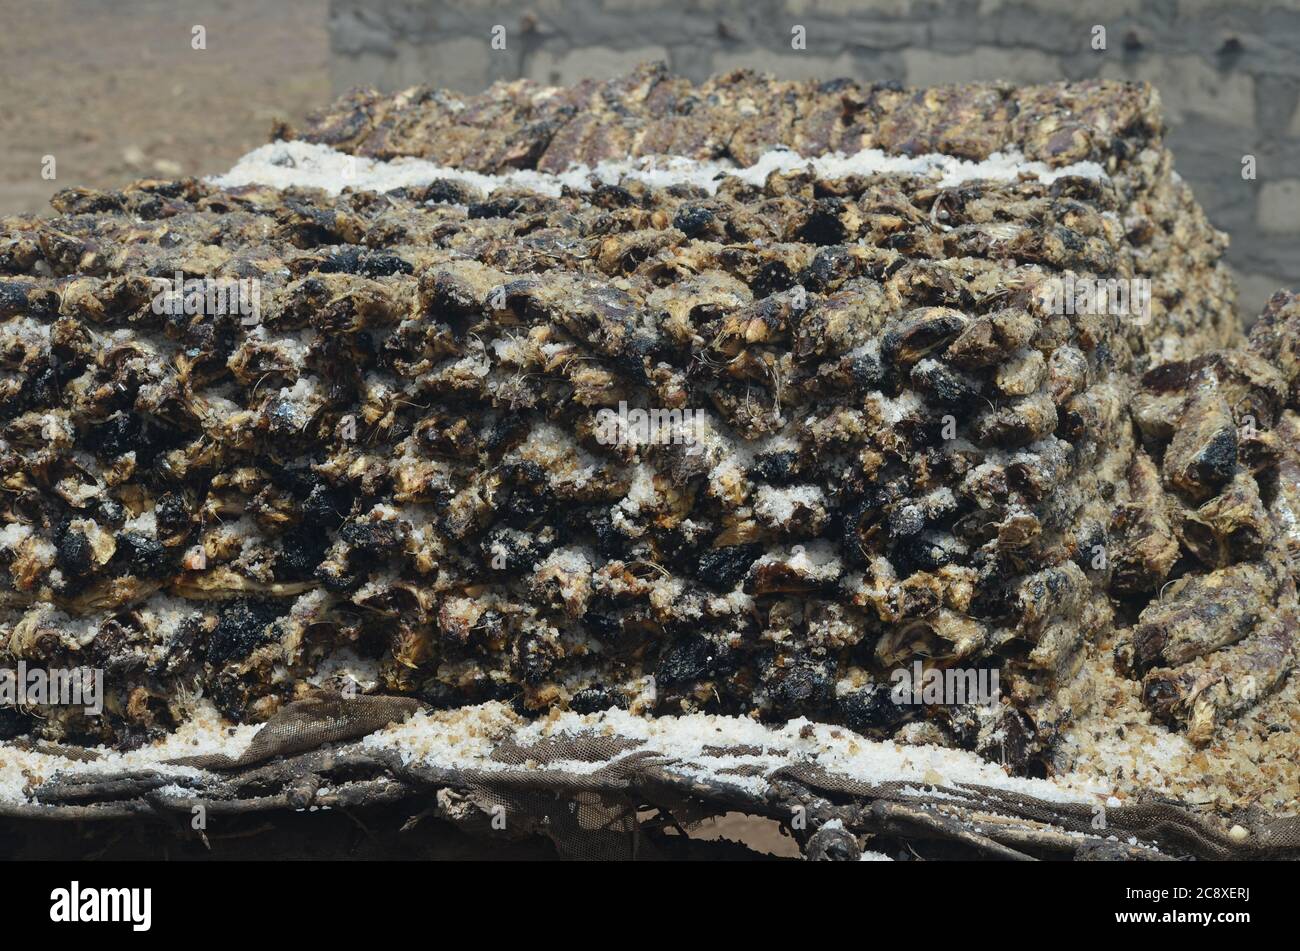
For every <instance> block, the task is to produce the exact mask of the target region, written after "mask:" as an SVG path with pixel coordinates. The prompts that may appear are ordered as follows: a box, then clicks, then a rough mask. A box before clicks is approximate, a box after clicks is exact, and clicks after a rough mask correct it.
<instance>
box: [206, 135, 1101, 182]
mask: <svg viewBox="0 0 1300 951" xmlns="http://www.w3.org/2000/svg"><path fill="white" fill-rule="evenodd" d="M800 169H809V170H811V171H812V172H813V174H814V175H815V176H816V177H817V178H819V179H835V178H844V177H845V176H848V175H878V174H886V175H918V176H923V177H927V178H933V179H934V180H935V184H936V185H938V186H939V187H942V188H950V187H953V186H957V185H961V184H962V183H964V182H969V181H976V180H983V181H1002V182H1005V181H1013V180H1015V179H1017V178H1019V177H1020V176H1021V175H1027V176H1029V177H1030V178H1034V179H1037V180H1038V181H1040V182H1043V183H1044V184H1050V183H1052V182H1054V181H1056V180H1057V179H1058V178H1063V177H1066V176H1072V177H1078V178H1086V179H1091V180H1094V181H1103V180H1106V179H1107V178H1108V176H1107V174H1106V172H1105V170H1104V169H1103V168H1102V167H1101V166H1100V165H1098V164H1097V163H1096V162H1076V163H1074V164H1072V165H1065V166H1062V167H1061V168H1052V167H1050V166H1049V165H1047V164H1045V163H1043V162H1028V161H1025V158H1024V156H1023V155H1021V154H1020V153H1019V152H1017V151H1014V150H1012V151H1007V152H994V153H993V154H992V155H990V156H989V157H988V158H986V159H984V160H982V161H979V162H971V161H967V160H965V159H960V158H956V157H954V156H951V155H940V154H936V153H929V154H926V155H917V156H905V155H888V154H886V153H885V152H882V151H880V149H863V150H862V151H860V152H857V153H855V154H853V155H844V154H843V153H839V152H834V153H830V154H827V155H819V156H817V157H815V158H805V157H804V156H801V155H799V154H798V153H796V152H792V151H790V150H789V149H773V150H771V151H769V152H766V153H764V154H763V155H762V157H760V158H759V160H758V161H757V162H755V163H754V164H753V165H750V166H748V167H745V168H741V167H738V166H736V165H734V164H731V163H726V162H716V161H700V160H697V159H691V158H684V157H682V156H676V155H673V156H659V155H647V156H642V157H640V158H628V159H622V160H619V161H616V162H610V161H606V162H600V163H598V164H597V165H596V166H595V167H594V168H593V167H591V166H587V165H574V166H572V167H570V168H569V169H568V170H566V171H564V172H561V173H558V174H554V173H550V172H536V171H531V170H523V171H513V172H507V173H505V174H504V175H483V174H480V173H478V172H471V171H465V170H462V169H457V168H450V167H448V166H445V165H438V164H436V163H433V162H429V161H426V160H424V159H418V158H397V159H393V160H391V161H376V160H374V159H368V158H363V157H360V156H356V155H349V154H347V153H345V152H339V151H337V150H336V149H332V148H330V147H329V146H328V145H319V144H317V143H314V142H283V141H280V142H271V143H269V144H267V145H263V146H261V147H259V148H256V149H254V150H253V151H251V152H249V153H248V154H247V155H245V156H244V157H243V158H241V159H240V160H239V161H238V162H236V163H235V166H234V168H232V169H231V170H230V171H228V172H226V174H224V175H218V176H215V177H211V178H209V179H208V181H209V182H210V183H211V184H213V185H216V186H218V187H221V188H236V187H239V186H241V185H267V186H270V187H273V188H291V187H298V188H319V189H321V190H323V191H326V192H328V193H330V194H331V195H337V194H339V193H340V192H342V191H343V189H345V188H351V189H353V190H355V191H376V192H387V191H392V190H393V189H395V188H404V187H416V186H420V185H428V184H429V183H430V182H434V181H438V180H440V179H450V180H452V181H458V182H464V183H465V184H467V185H472V186H473V187H475V188H477V189H479V190H481V191H482V192H484V193H485V194H491V193H492V192H493V191H495V190H497V189H498V188H506V187H514V188H526V189H529V190H531V191H535V192H539V193H541V194H545V195H551V196H558V195H559V194H560V191H561V189H562V188H563V187H565V186H568V187H569V188H571V189H575V190H577V191H590V190H591V189H592V188H593V187H595V186H596V185H615V184H618V183H619V182H622V181H624V180H629V179H630V180H633V181H641V182H645V183H646V184H647V185H650V186H653V187H656V188H666V187H668V186H670V185H697V186H699V187H701V188H703V189H705V190H706V191H707V192H708V193H709V194H713V193H714V192H716V191H717V188H718V185H719V184H720V183H721V181H722V179H723V178H724V177H727V176H731V177H735V178H739V179H741V180H742V181H744V182H746V183H747V184H750V185H762V184H763V183H764V182H766V181H767V177H768V176H769V175H770V174H772V173H773V172H792V171H797V170H800Z"/></svg>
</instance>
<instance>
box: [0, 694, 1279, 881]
mask: <svg viewBox="0 0 1300 951" xmlns="http://www.w3.org/2000/svg"><path fill="white" fill-rule="evenodd" d="M416 706H417V705H416V704H414V703H413V702H412V701H410V700H408V699H405V698H392V697H357V698H344V697H340V696H338V695H336V694H328V693H322V694H319V695H317V696H313V697H310V698H308V699H306V700H302V701H298V702H296V703H293V704H290V705H289V706H287V707H285V708H284V709H283V710H281V711H280V712H279V713H278V714H277V715H276V716H275V717H273V718H272V719H271V720H270V721H268V723H267V724H266V725H265V726H264V727H263V728H262V730H261V731H259V732H258V733H257V734H256V735H255V736H254V738H253V741H252V742H251V743H250V744H249V747H248V748H247V750H246V751H245V752H244V753H242V754H241V755H239V756H237V757H231V756H202V757H186V758H183V759H179V760H172V761H169V763H168V764H166V765H180V766H196V767H199V768H201V769H204V770H208V771H210V772H209V776H210V779H199V780H196V779H194V778H193V777H192V776H188V775H185V776H171V775H168V774H167V773H166V772H165V770H157V771H155V770H143V771H134V772H125V771H123V772H119V773H117V774H113V773H110V772H104V773H98V774H90V775H88V774H86V773H84V772H76V773H69V774H66V775H64V774H55V775H54V776H52V777H51V778H50V779H48V780H47V781H46V782H44V783H43V784H41V785H40V786H38V787H37V788H36V789H34V790H33V791H32V796H33V800H34V801H33V802H32V803H30V804H28V805H25V806H19V807H12V806H11V807H7V808H5V809H3V810H0V811H2V812H3V813H4V814H7V815H11V816H15V815H16V816H25V817H32V818H37V817H40V818H77V819H86V818H122V817H126V816H130V817H135V816H139V815H147V814H149V813H151V812H159V811H166V810H167V809H169V808H178V807H179V808H184V809H185V810H188V809H190V808H191V807H192V805H193V804H194V803H195V802H197V801H208V802H210V803H211V804H212V807H213V808H214V809H216V810H217V811H223V810H224V811H227V812H234V811H241V812H242V811H256V810H259V809H268V810H269V809H275V808H285V807H287V806H295V807H299V808H300V807H301V805H302V803H303V802H306V801H310V797H311V795H312V794H313V793H314V790H315V789H316V788H317V787H318V786H320V785H321V784H322V782H323V780H322V778H321V777H322V776H325V775H328V774H329V772H330V770H332V769H335V768H337V767H339V766H345V767H346V769H347V771H348V773H349V775H350V776H351V777H352V780H351V781H352V783H353V786H352V787H351V788H352V790H353V791H354V793H355V795H354V796H352V797H351V799H348V801H349V802H353V803H356V804H365V803H366V802H368V801H376V799H377V798H383V799H384V800H386V801H387V800H391V799H393V798H401V797H408V796H409V797H410V798H412V799H415V800H419V799H421V798H428V797H430V795H431V794H432V795H433V797H434V798H435V799H438V798H439V794H440V793H441V792H442V791H451V792H453V793H454V794H455V795H456V796H457V797H458V801H459V802H461V803H468V804H469V806H470V808H469V809H468V810H462V811H459V812H457V811H448V810H443V813H444V814H443V818H447V819H450V820H452V821H463V822H465V823H466V824H469V825H477V826H479V827H480V828H482V827H484V826H485V825H487V824H490V823H491V821H492V820H493V819H494V818H497V817H504V820H505V823H506V824H508V827H509V830H510V832H511V833H512V834H513V835H515V836H520V835H530V834H535V835H543V836H545V837H546V838H548V839H550V840H551V841H552V842H553V843H554V844H555V847H556V849H557V851H558V852H559V854H560V855H561V856H563V857H565V858H570V859H580V860H628V859H635V858H642V857H647V856H649V855H653V854H654V847H653V843H651V842H650V841H649V840H648V839H647V838H646V837H645V836H644V835H643V834H642V829H641V827H640V825H639V823H638V814H639V813H640V812H641V811H642V810H644V809H646V808H657V809H659V810H660V811H661V812H663V813H665V814H667V815H670V816H672V817H673V821H674V822H677V821H678V820H680V821H681V824H685V825H689V823H690V822H691V821H692V820H693V819H694V818H698V817H700V816H704V815H710V814H714V815H716V814H720V813H721V812H728V811H731V812H734V811H739V812H746V813H749V814H751V815H756V816H763V817H766V818H776V819H778V820H783V819H788V818H789V816H790V814H791V810H792V809H795V808H804V807H805V806H806V808H807V809H808V811H809V813H810V814H811V815H812V816H813V820H812V829H811V831H813V832H815V831H816V829H817V828H818V827H819V826H820V825H822V824H825V823H826V822H828V821H829V820H830V819H832V818H834V819H838V820H840V822H841V824H843V825H844V827H845V828H846V829H847V830H848V832H849V833H854V832H856V833H859V834H861V833H866V834H880V833H881V832H885V833H888V834H890V835H894V836H897V837H902V838H908V837H909V836H916V837H919V838H930V839H935V838H937V839H952V840H958V841H965V842H966V844H968V845H974V846H975V847H977V848H980V849H983V850H985V851H986V853H987V854H989V855H991V856H993V857H1003V858H1029V857H1035V853H1036V852H1037V851H1042V850H1046V851H1047V852H1050V851H1052V850H1056V851H1058V852H1059V851H1060V850H1061V849H1062V847H1063V846H1062V843H1064V844H1065V845H1064V848H1066V849H1068V850H1069V851H1070V852H1072V853H1073V855H1074V857H1076V858H1121V857H1122V858H1161V857H1174V858H1187V857H1193V858H1204V859H1236V858H1242V859H1244V858H1285V857H1295V856H1296V854H1297V853H1300V818H1296V817H1289V818H1282V819H1272V820H1261V821H1259V822H1257V823H1254V824H1253V828H1252V829H1251V830H1249V834H1248V836H1247V837H1246V838H1245V839H1241V838H1234V836H1233V835H1231V834H1230V833H1229V832H1227V831H1225V827H1224V826H1223V825H1222V824H1220V823H1216V822H1215V821H1214V819H1213V818H1210V817H1203V816H1200V815H1197V814H1196V813H1194V812H1193V811H1192V810H1190V809H1189V808H1187V807H1185V806H1183V805H1180V804H1178V803H1173V802H1165V801H1156V800H1152V801H1145V802H1143V801H1139V802H1135V803H1133V804H1126V805H1121V806H1115V807H1113V808H1106V809H1105V810H1104V813H1103V814H1104V822H1102V823H1101V824H1099V823H1098V813H1099V810H1098V808H1097V807H1095V806H1093V805H1090V804H1088V803H1086V802H1070V801H1053V800H1048V799H1043V798H1038V797H1035V796H1030V795H1026V794H1024V793H1020V792H1015V791H1010V790H1006V789H997V788H992V787H989V786H983V785H972V784H965V783H963V784H953V785H919V784H917V783H915V782H902V781H895V780H881V781H873V780H871V779H870V778H865V777H861V776H856V777H855V776H848V775H842V774H838V773H833V772H830V771H828V770H826V769H825V768H823V767H822V766H820V765H818V764H816V763H812V762H808V761H805V760H803V759H801V758H799V757H798V756H796V755H794V754H791V755H790V757H789V761H788V762H786V763H785V764H784V765H781V766H779V767H778V768H775V769H769V770H766V771H765V770H763V769H761V768H755V767H754V766H752V765H749V766H740V767H737V766H736V765H734V759H732V758H733V757H735V756H738V755H752V754H754V753H755V752H756V750H755V749H754V748H753V747H745V746H738V745H732V746H725V745H720V746H717V747H709V748H706V750H705V756H704V757H703V759H701V758H696V759H695V760H693V761H691V762H690V763H689V764H686V763H683V762H681V761H679V760H676V759H675V758H674V757H672V756H669V755H666V754H664V753H663V752H661V751H658V750H656V749H653V748H651V747H650V746H648V745H647V744H646V743H645V741H643V740H640V739H635V738H630V737H625V736H619V735H616V734H614V735H611V734H602V733H596V732H592V731H583V732H576V733H559V734H556V735H552V736H549V737H547V738H545V739H543V740H541V741H538V742H530V743H521V742H520V741H519V740H518V738H517V737H515V736H507V737H505V738H503V739H501V740H500V741H499V742H497V744H496V745H495V746H494V748H493V750H492V752H491V754H490V755H489V756H487V757H486V758H484V759H482V760H481V761H480V762H481V763H482V765H480V766H475V767H473V768H432V767H425V766H420V765H418V764H415V763H411V762H408V760H409V757H403V756H402V755H401V753H400V751H398V752H394V751H392V750H388V751H380V752H375V751H373V750H370V749H363V748H361V747H358V746H356V745H351V746H348V745H343V746H335V744H341V743H346V741H348V740H352V739H356V738H358V737H361V736H365V735H367V734H369V733H372V732H374V731H375V730H378V729H381V728H382V727H383V726H385V725H387V724H389V723H393V722H396V721H400V720H403V719H405V718H406V717H407V716H409V715H410V714H411V713H412V712H413V711H414V709H415V707H416ZM320 747H326V749H327V750H328V754H325V753H323V752H322V750H320V749H319V748H320ZM358 777H360V778H358ZM755 777H760V778H761V783H760V786H761V789H762V791H761V792H755V791H754V790H755V787H754V785H753V782H752V781H753V779H754V778H755ZM740 778H744V779H745V780H746V782H740V781H738V780H739V779H740ZM336 782H337V781H334V780H331V781H330V783H329V784H330V785H334V784H336ZM172 784H180V785H184V786H186V787H188V788H189V789H190V790H193V791H194V793H195V795H196V796H197V797H198V798H197V799H196V798H195V797H194V796H188V797H186V798H184V799H178V800H175V801H173V800H171V799H169V798H168V797H167V795H166V794H165V793H164V790H165V788H166V787H168V786H170V785H172ZM337 785H339V786H341V787H342V791H343V792H344V793H345V798H347V797H346V792H347V789H348V788H349V787H348V784H347V783H346V782H337ZM277 789H278V790H279V792H278V793H275V792H273V794H269V795H268V790H272V791H274V790H277ZM303 790H306V793H304V792H303ZM304 795H306V797H307V798H306V799H305V800H304V799H302V797H303V796H304ZM1125 843H1127V847H1126V846H1125ZM805 845H807V842H805ZM1026 849H1028V851H1025V850H1026ZM811 851H814V850H810V852H811ZM815 851H818V852H819V853H825V852H826V851H827V850H826V849H825V848H824V844H823V846H822V847H819V848H818V849H816V850H815Z"/></svg>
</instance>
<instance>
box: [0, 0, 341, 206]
mask: <svg viewBox="0 0 1300 951" xmlns="http://www.w3.org/2000/svg"><path fill="white" fill-rule="evenodd" d="M328 13H329V3H328V0H289V2H267V0H260V2H259V0H8V2H6V3H5V4H4V9H3V16H2V17H0V215H5V214H14V213H19V212H31V211H41V210H44V209H45V208H46V207H47V204H46V203H47V201H48V199H49V196H50V195H52V194H53V193H54V192H55V191H57V190H58V189H60V188H63V187H66V186H69V185H81V186H87V187H100V188H103V187H116V186H120V185H122V184H124V183H126V182H129V181H131V180H132V179H135V178H142V177H148V176H159V175H162V176H169V175H178V174H184V175H207V174H211V173H214V172H219V171H222V170H224V169H225V168H228V167H229V166H230V165H231V164H232V163H233V162H234V160H235V159H236V158H238V157H239V156H240V155H241V154H243V153H244V152H246V151H248V150H249V149H250V148H254V147H256V146H258V145H260V144H262V143H263V142H265V141H267V137H268V130H269V128H270V125H271V122H272V120H274V119H276V118H285V119H288V120H289V121H291V122H294V121H298V120H300V119H301V118H302V116H303V115H304V114H305V113H306V112H307V111H309V110H310V109H313V108H316V107H318V106H321V105H324V104H325V103H326V102H328V101H329V99H330V85H329V36H328V32H327V23H328ZM195 26H202V27H204V29H205V30H206V44H207V48H206V49H201V50H196V49H194V48H193V47H192V45H191V38H192V35H193V28H194V27H195ZM47 155H52V156H54V158H55V172H56V178H55V180H53V181H47V180H45V179H43V178H42V177H41V170H42V160H43V157H44V156H47Z"/></svg>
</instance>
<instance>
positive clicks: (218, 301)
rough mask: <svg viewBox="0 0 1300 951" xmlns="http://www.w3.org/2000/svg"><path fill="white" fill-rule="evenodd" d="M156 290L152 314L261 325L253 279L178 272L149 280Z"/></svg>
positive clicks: (259, 296) (258, 284) (259, 294)
mask: <svg viewBox="0 0 1300 951" xmlns="http://www.w3.org/2000/svg"><path fill="white" fill-rule="evenodd" d="M149 280H151V281H153V282H154V284H155V285H157V286H158V292H157V293H156V294H154V297H153V312H154V313H155V314H159V315H162V314H167V315H169V316H173V317H175V316H179V315H182V314H184V315H189V316H194V315H196V314H203V315H205V316H208V317H220V316H222V315H224V314H239V315H240V317H241V318H242V319H241V320H240V323H241V324H243V325H244V326H253V325H255V324H257V323H259V322H260V321H261V313H262V282H261V281H260V280H259V279H258V278H255V277H192V278H189V279H186V277H185V275H184V274H182V273H181V272H180V271H177V272H176V275H175V276H174V277H171V278H167V277H151V278H150V279H149Z"/></svg>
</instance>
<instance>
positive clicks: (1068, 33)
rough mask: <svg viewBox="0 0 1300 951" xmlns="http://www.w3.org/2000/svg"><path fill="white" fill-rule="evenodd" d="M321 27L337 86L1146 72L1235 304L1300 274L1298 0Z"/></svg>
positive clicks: (388, 6)
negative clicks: (752, 75) (660, 68)
mask: <svg viewBox="0 0 1300 951" xmlns="http://www.w3.org/2000/svg"><path fill="white" fill-rule="evenodd" d="M497 25H500V26H503V27H505V31H506V33H505V35H506V44H505V45H506V48H505V49H504V50H493V49H492V48H491V45H490V40H491V34H492V29H493V27H494V26H497ZM796 25H799V26H802V27H803V28H804V29H805V31H806V36H807V48H806V49H805V50H795V49H792V48H791V38H792V32H791V31H792V29H793V27H794V26H796ZM1097 25H1101V26H1104V27H1105V28H1106V49H1105V50H1096V49H1093V46H1092V41H1093V35H1094V34H1093V30H1094V27H1095V26H1097ZM330 34H331V45H332V63H331V78H332V81H333V83H334V86H335V89H336V91H342V90H344V89H346V88H349V87H351V86H354V85H370V86H376V87H378V88H381V89H395V88H401V87H403V86H407V85H413V84H415V83H421V82H423V83H429V84H431V85H434V86H443V87H449V88H453V89H459V90H463V91H470V92H472V91H478V90H480V89H482V88H484V87H486V86H487V85H488V84H490V83H491V82H493V81H494V80H497V79H503V78H518V77H521V76H527V77H531V78H533V79H537V80H539V81H542V82H548V83H568V82H572V81H574V80H577V79H581V78H584V77H589V76H590V77H596V78H603V77H607V76H612V75H615V74H617V73H619V72H622V71H624V70H626V69H627V68H628V67H629V66H631V65H633V64H635V63H637V62H639V61H641V60H646V59H663V60H666V61H667V62H668V63H669V65H670V66H671V67H672V68H673V69H674V70H675V71H676V72H679V73H682V74H684V75H686V76H690V77H691V78H693V79H696V80H699V79H703V78H704V77H706V76H708V75H710V74H712V73H716V72H723V71H726V70H729V69H733V68H735V67H738V66H751V67H755V68H758V69H761V70H765V71H769V72H772V73H774V74H776V75H778V76H780V77H783V78H809V77H813V78H832V77H836V76H851V77H853V78H855V79H859V80H863V81H884V80H891V79H892V80H898V81H901V82H903V83H905V84H907V85H909V86H926V85H933V84H936V83H952V82H963V81H968V80H991V79H1007V80H1011V81H1014V82H1022V83H1028V82H1043V81H1049V80H1056V79H1081V78H1085V77H1090V76H1102V77H1108V78H1130V79H1145V80H1148V81H1150V82H1151V83H1153V84H1154V85H1155V86H1156V87H1157V88H1158V89H1159V90H1160V93H1161V96H1162V99H1163V102H1164V106H1165V113H1166V116H1167V118H1168V122H1169V127H1170V134H1169V144H1170V147H1171V148H1172V149H1173V151H1174V155H1175V157H1176V159H1177V168H1178V170H1179V172H1180V173H1181V174H1182V175H1183V176H1184V177H1185V178H1186V179H1187V180H1188V181H1189V182H1191V184H1192V186H1193V188H1194V189H1195V191H1196V195H1197V197H1198V198H1199V200H1200V202H1201V204H1202V205H1203V206H1204V207H1205V209H1206V211H1207V212H1208V213H1209V215H1210V218H1211V219H1212V220H1213V221H1214V223H1215V224H1216V225H1217V226H1218V227H1220V228H1222V229H1223V230H1225V231H1227V232H1228V233H1229V234H1230V235H1231V236H1232V246H1231V249H1230V251H1229V260H1230V262H1231V263H1232V265H1233V268H1234V270H1235V272H1236V274H1237V278H1238V286H1239V288H1240V291H1241V309H1242V313H1243V316H1244V317H1245V318H1246V319H1247V320H1249V319H1250V318H1252V317H1253V316H1254V315H1255V314H1257V313H1258V312H1259V308H1260V307H1261V306H1262V305H1263V302H1264V301H1265V300H1266V299H1267V298H1268V296H1269V294H1271V293H1272V292H1273V291H1274V290H1276V289H1277V288H1278V287H1281V286H1288V287H1293V288H1300V253H1298V252H1300V162H1298V161H1297V155H1300V152H1297V148H1298V147H1300V0H1236V2H1229V0H1218V2H1215V0H1145V2H1144V0H1090V2H1086V3H1085V2H1077V0H1076V2H1064V0H956V2H950V3H934V2H928V0H566V2H560V0H534V2H521V0H506V2H500V0H498V2H491V0H332V2H331V19H330ZM1246 155H1253V156H1254V157H1255V165H1256V175H1257V177H1256V178H1255V179H1254V180H1244V179H1243V177H1242V159H1243V156H1246Z"/></svg>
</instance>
